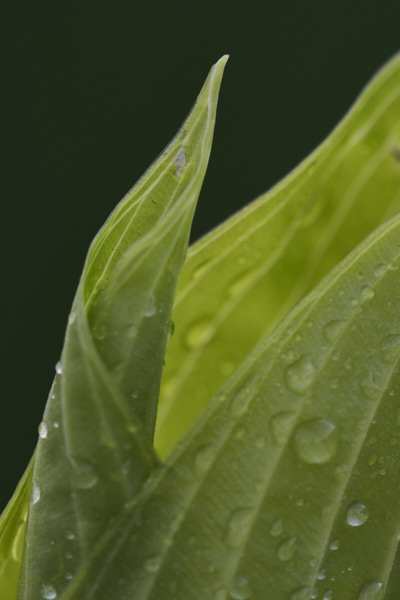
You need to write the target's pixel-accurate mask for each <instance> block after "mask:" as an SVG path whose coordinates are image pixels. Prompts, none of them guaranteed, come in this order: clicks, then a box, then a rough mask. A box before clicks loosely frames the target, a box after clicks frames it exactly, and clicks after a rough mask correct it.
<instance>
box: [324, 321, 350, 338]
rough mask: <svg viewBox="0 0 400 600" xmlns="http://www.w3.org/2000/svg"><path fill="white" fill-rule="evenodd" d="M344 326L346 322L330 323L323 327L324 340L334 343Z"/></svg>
mask: <svg viewBox="0 0 400 600" xmlns="http://www.w3.org/2000/svg"><path fill="white" fill-rule="evenodd" d="M345 325H346V321H330V322H329V323H327V325H325V327H324V338H325V339H326V341H327V342H334V341H335V340H336V339H337V337H338V336H339V334H340V332H341V331H342V329H343V327H344V326H345Z"/></svg>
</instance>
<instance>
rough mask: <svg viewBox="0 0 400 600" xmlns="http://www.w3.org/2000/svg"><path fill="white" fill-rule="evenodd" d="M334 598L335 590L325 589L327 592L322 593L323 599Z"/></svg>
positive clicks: (330, 599)
mask: <svg viewBox="0 0 400 600" xmlns="http://www.w3.org/2000/svg"><path fill="white" fill-rule="evenodd" d="M332 598H333V591H332V590H325V592H324V593H323V595H322V600H332Z"/></svg>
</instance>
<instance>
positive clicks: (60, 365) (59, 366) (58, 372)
mask: <svg viewBox="0 0 400 600" xmlns="http://www.w3.org/2000/svg"><path fill="white" fill-rule="evenodd" d="M62 371H63V366H62V362H61V361H60V360H59V361H58V363H57V364H56V373H57V374H58V375H61V373H62Z"/></svg>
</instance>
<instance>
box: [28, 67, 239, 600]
mask: <svg viewBox="0 0 400 600" xmlns="http://www.w3.org/2000/svg"><path fill="white" fill-rule="evenodd" d="M226 59H227V58H226V57H224V58H222V59H221V60H220V61H219V62H218V63H217V64H216V65H215V67H214V68H213V69H212V70H211V72H210V75H209V77H208V79H207V81H206V83H205V84H204V87H203V89H202V91H201V93H200V95H199V97H198V100H197V102H196V104H195V106H194V108H193V110H192V112H191V113H190V115H189V117H188V118H187V120H186V121H185V123H184V125H183V126H182V128H181V130H180V131H179V133H178V134H177V136H176V138H175V139H174V140H173V141H172V143H171V144H170V145H169V146H168V147H167V148H166V149H165V150H164V152H163V153H162V154H161V156H160V157H159V158H158V159H157V161H156V162H155V163H154V164H153V165H152V166H151V167H150V169H149V170H148V171H147V172H146V174H145V175H144V177H143V178H142V179H141V180H140V181H139V182H138V183H137V185H136V186H135V187H134V188H133V189H132V190H131V192H129V193H128V195H127V196H126V198H125V199H124V200H123V201H122V202H121V203H120V204H119V205H118V206H117V208H116V210H115V212H114V213H113V215H112V216H111V217H110V219H109V220H108V221H107V223H106V224H105V226H104V228H103V229H102V230H101V231H100V232H99V234H98V236H97V238H96V239H95V241H94V242H93V244H92V246H91V248H90V250H89V254H88V258H87V261H86V264H85V268H84V272H83V275H82V278H81V281H80V284H79V287H78V291H77V294H76V297H75V300H74V303H73V307H72V311H71V314H70V316H69V322H68V328H67V333H66V339H65V345H64V349H63V352H62V357H61V361H60V362H59V363H58V365H57V367H56V371H57V375H56V378H55V381H54V384H53V388H52V390H51V392H50V397H49V401H48V403H47V406H46V411H45V415H44V420H43V422H42V424H41V426H40V429H39V436H40V439H39V443H38V447H37V449H36V452H35V457H34V468H33V486H32V493H31V500H30V508H29V516H28V522H27V533H26V542H25V550H24V558H23V562H22V568H21V574H20V579H19V585H18V595H17V597H18V599H20V600H22V599H29V600H34V599H36V598H38V599H39V598H40V599H42V598H55V597H56V596H57V598H58V597H62V595H63V593H64V591H65V589H66V588H67V587H68V586H69V584H70V582H71V579H72V577H73V574H74V573H75V572H76V571H78V570H79V569H80V568H81V566H82V564H84V561H85V559H86V557H87V555H88V553H89V552H90V550H91V548H92V547H93V545H94V544H95V543H96V542H97V541H98V540H99V539H100V538H101V536H102V535H103V533H104V531H105V530H107V527H108V525H109V523H110V520H112V519H113V518H115V516H116V515H117V514H118V513H119V511H121V509H122V508H123V507H124V505H125V504H126V503H127V502H128V501H131V500H132V498H134V497H135V495H137V493H138V492H139V491H140V489H141V488H142V486H143V483H144V482H145V480H146V478H147V477H148V476H149V474H150V473H151V472H152V470H154V469H155V468H156V466H157V464H158V459H157V457H156V455H155V453H154V451H153V448H152V437H153V430H154V422H155V414H156V407H157V399H158V392H159V385H160V378H161V371H162V366H163V359H164V354H165V347H166V344H167V340H168V336H169V331H170V322H171V312H172V303H173V298H174V293H175V288H176V283H177V278H178V275H179V272H180V269H181V266H182V263H183V260H184V257H185V254H186V249H187V243H188V238H189V231H190V225H191V220H192V216H193V212H194V208H195V204H196V201H197V197H198V194H199V191H200V187H201V184H202V181H203V177H204V174H205V170H206V167H207V163H208V157H209V152H210V148H211V140H212V135H213V129H214V122H215V111H216V105H217V98H218V92H219V86H220V82H221V78H222V72H223V68H224V65H225V63H226Z"/></svg>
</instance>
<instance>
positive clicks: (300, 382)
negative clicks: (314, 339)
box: [285, 356, 317, 394]
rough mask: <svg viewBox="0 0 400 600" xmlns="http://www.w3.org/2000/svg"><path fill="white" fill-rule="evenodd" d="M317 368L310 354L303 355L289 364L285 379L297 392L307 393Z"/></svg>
mask: <svg viewBox="0 0 400 600" xmlns="http://www.w3.org/2000/svg"><path fill="white" fill-rule="evenodd" d="M316 373H317V370H316V368H315V366H314V365H313V363H312V362H311V359H310V358H309V357H308V356H302V357H301V358H299V359H298V360H296V362H294V363H293V364H291V365H289V366H288V367H287V369H286V372H285V381H286V384H287V386H288V388H289V389H290V390H292V392H295V393H296V394H305V393H306V391H307V390H308V389H309V388H310V387H311V385H312V384H313V382H314V379H315V376H316Z"/></svg>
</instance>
